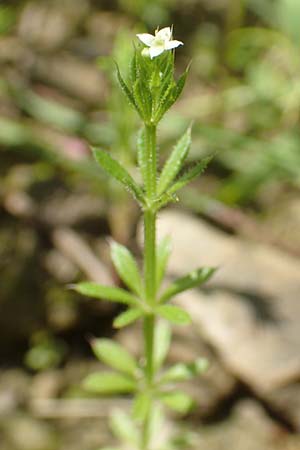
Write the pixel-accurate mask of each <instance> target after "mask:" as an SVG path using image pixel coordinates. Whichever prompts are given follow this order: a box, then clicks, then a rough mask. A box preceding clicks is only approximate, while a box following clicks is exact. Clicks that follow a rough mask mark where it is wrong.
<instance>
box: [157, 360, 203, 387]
mask: <svg viewBox="0 0 300 450" xmlns="http://www.w3.org/2000/svg"><path fill="white" fill-rule="evenodd" d="M207 369H208V361H207V359H205V358H198V359H196V360H195V361H193V362H191V363H178V364H175V365H174V366H172V367H170V369H168V370H167V371H166V372H165V373H164V374H163V375H162V377H161V379H160V382H161V383H169V382H175V381H186V380H190V379H191V378H194V377H196V376H198V375H201V374H202V373H204V372H205V371H206V370H207Z"/></svg>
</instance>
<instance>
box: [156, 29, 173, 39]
mask: <svg viewBox="0 0 300 450" xmlns="http://www.w3.org/2000/svg"><path fill="white" fill-rule="evenodd" d="M155 37H156V38H158V39H163V40H164V41H169V40H170V39H171V37H172V31H171V28H170V27H165V28H162V29H161V30H159V31H157V32H155Z"/></svg>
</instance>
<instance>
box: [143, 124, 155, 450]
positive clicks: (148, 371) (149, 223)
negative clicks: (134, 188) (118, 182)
mask: <svg viewBox="0 0 300 450" xmlns="http://www.w3.org/2000/svg"><path fill="white" fill-rule="evenodd" d="M145 137H146V149H147V158H146V160H147V169H146V179H145V191H146V196H147V200H148V208H147V209H145V211H144V278H145V296H146V301H147V303H148V305H151V306H153V305H154V304H155V302H156V212H154V211H153V210H152V208H151V203H152V202H153V200H154V198H155V196H156V184H157V183H156V177H157V167H156V165H157V157H156V127H155V126H148V125H145ZM154 333H155V316H154V315H153V314H151V315H148V316H147V317H146V318H145V319H144V346H145V385H146V389H148V391H149V395H151V392H152V385H153V380H154V375H155V373H154V372H155V370H154V361H153V359H154V358H153V357H154ZM152 409H153V401H152V398H151V401H150V406H149V410H148V414H147V417H146V418H145V420H144V422H143V424H142V437H141V438H142V439H141V449H142V450H149V444H150V442H149V441H150V420H151V415H152Z"/></svg>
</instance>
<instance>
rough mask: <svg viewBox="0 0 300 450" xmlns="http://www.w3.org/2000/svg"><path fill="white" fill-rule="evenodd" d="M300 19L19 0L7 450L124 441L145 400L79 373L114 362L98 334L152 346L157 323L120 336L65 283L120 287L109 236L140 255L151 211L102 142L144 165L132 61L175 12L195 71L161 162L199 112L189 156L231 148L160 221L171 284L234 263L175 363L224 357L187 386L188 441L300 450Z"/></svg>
mask: <svg viewBox="0 0 300 450" xmlns="http://www.w3.org/2000/svg"><path fill="white" fill-rule="evenodd" d="M299 23H300V2H299V0H180V1H179V0H110V1H109V0H36V1H26V0H19V1H18V0H7V1H5V0H2V1H1V2H0V65H1V71H0V173H1V184H0V274H1V288H0V450H83V449H84V450H97V449H99V448H100V447H101V446H103V445H110V444H113V440H112V437H111V434H110V432H109V429H108V425H107V415H108V413H109V411H110V410H111V409H112V408H114V407H115V406H118V405H122V407H124V408H127V407H128V400H127V399H126V398H115V399H101V398H91V397H88V396H87V394H86V393H85V392H83V391H82V389H81V385H80V381H81V380H82V378H83V377H84V376H85V375H86V374H87V373H89V372H90V371H91V370H94V369H95V368H96V367H99V363H97V362H95V361H94V359H93V356H92V354H91V351H90V348H89V344H88V340H89V337H90V336H91V335H95V336H114V337H115V338H116V339H118V340H119V341H121V342H123V343H124V344H125V345H127V346H128V348H130V349H131V350H132V351H133V352H136V353H138V352H139V351H140V349H139V348H138V347H137V342H138V341H139V339H137V333H139V330H138V329H137V328H130V329H128V330H127V329H126V330H125V331H122V332H118V333H117V334H115V333H114V332H113V330H112V327H111V323H112V320H113V318H114V317H115V315H116V313H117V312H118V311H117V310H116V308H115V307H113V306H111V305H110V304H106V303H105V302H103V303H100V302H98V301H96V300H95V301H93V300H87V299H85V298H82V297H80V296H79V295H77V294H76V293H74V292H72V291H70V290H68V289H67V288H66V286H67V285H68V284H70V283H74V282H77V281H79V280H83V279H90V280H94V281H99V282H102V283H108V284H109V283H110V284H112V283H119V280H118V279H117V277H116V274H115V273H114V272H113V270H112V265H111V261H110V258H109V248H108V247H109V244H108V238H110V237H113V238H114V239H116V240H118V241H119V242H122V243H123V244H125V245H128V246H129V247H130V248H131V249H132V250H133V251H134V252H135V253H136V255H138V256H140V255H141V250H140V247H139V245H138V244H137V241H136V235H137V234H138V229H139V212H138V211H137V209H136V206H135V205H134V204H133V203H132V201H131V199H130V198H129V196H127V194H126V193H124V192H123V191H122V190H121V189H120V188H119V186H117V185H115V183H114V182H112V181H111V180H109V179H107V178H106V176H105V175H104V173H103V172H102V171H101V170H100V169H99V168H98V167H96V165H95V164H94V162H93V161H92V159H91V155H90V150H89V145H93V146H99V147H101V148H105V149H107V150H109V151H111V152H112V154H113V155H114V156H115V158H117V159H118V160H121V161H123V163H124V164H126V165H127V167H128V169H129V170H131V171H133V172H134V171H135V164H136V159H135V139H136V133H137V131H138V129H139V125H140V123H139V120H138V118H137V116H136V114H135V113H134V112H133V111H132V110H131V108H130V106H129V105H128V104H127V102H126V100H125V99H124V98H123V96H122V93H121V92H120V89H119V87H118V86H117V84H116V79H115V65H114V61H118V63H119V64H120V67H121V71H122V73H123V75H124V76H125V77H126V72H127V71H128V62H129V60H130V56H131V53H132V49H133V42H134V40H135V33H137V32H143V31H148V32H153V30H154V29H155V28H156V27H157V26H160V27H163V26H169V25H171V24H173V25H174V30H175V33H174V34H175V38H178V39H180V40H183V41H184V43H185V45H184V47H180V48H179V49H178V51H177V52H176V59H177V64H176V67H177V69H178V73H180V71H181V70H184V68H185V67H186V65H187V64H188V63H189V62H190V61H191V60H192V66H191V70H190V75H189V79H188V82H187V87H186V89H185V91H184V93H183V95H182V97H181V98H180V100H179V102H178V103H177V104H176V106H175V107H174V108H172V110H171V111H170V112H169V113H168V114H167V116H166V117H165V119H164V120H163V122H162V123H161V125H160V128H159V133H160V134H159V139H160V150H161V154H162V160H163V159H164V158H165V155H166V154H167V153H166V151H168V150H169V149H170V146H171V145H172V144H173V142H174V140H176V139H177V138H178V137H179V135H180V134H181V132H182V131H183V130H184V129H185V128H186V126H187V125H188V124H189V123H190V122H191V120H193V121H194V126H193V146H192V151H191V156H190V160H191V161H192V160H196V159H198V158H201V157H203V156H205V155H208V154H211V153H215V158H214V160H213V162H212V163H211V165H210V167H209V168H208V170H207V171H206V173H205V174H204V175H203V176H202V178H201V179H199V180H198V181H196V182H194V183H193V185H191V186H190V187H188V188H186V189H185V190H184V191H183V192H182V194H181V196H180V200H181V201H180V203H179V204H177V205H174V206H173V207H172V208H171V209H168V210H166V211H163V212H162V215H161V219H160V221H159V233H160V234H167V233H170V234H171V235H172V238H173V247H174V251H173V258H172V259H171V262H170V268H169V276H170V277H171V276H178V275H180V274H183V273H185V272H187V271H189V270H191V269H193V268H194V267H196V266H198V265H199V266H201V265H205V264H210V265H219V266H220V270H219V272H218V274H217V276H216V277H215V278H214V280H212V281H211V282H210V283H209V284H208V285H207V286H206V287H205V289H203V290H202V291H196V292H192V293H190V294H185V296H183V297H182V300H180V301H181V302H182V304H183V305H184V306H185V307H186V308H187V309H188V310H189V311H190V312H191V313H192V315H193V318H194V324H193V326H192V327H189V328H183V329H181V328H180V329H176V330H175V337H174V346H173V348H172V351H171V354H170V358H169V362H170V363H171V362H174V361H178V360H186V361H188V360H190V359H192V358H195V357H196V356H205V357H207V358H208V359H209V361H210V369H209V371H208V372H207V373H206V374H205V375H204V377H203V378H202V379H200V380H197V381H195V382H193V383H192V384H190V383H188V384H187V385H186V386H185V387H186V389H187V390H188V391H189V392H191V393H192V394H193V395H194V397H195V400H196V402H197V407H196V409H195V411H194V412H193V413H192V414H191V415H189V416H188V417H185V418H184V419H183V420H181V421H177V422H176V424H177V425H176V427H175V430H176V433H177V437H176V439H175V440H174V442H173V446H174V447H173V448H178V449H180V448H184V449H195V450H198V449H199V450H227V449H228V450H229V449H230V450H277V449H278V450H299V449H300V437H299V432H300V382H299V380H300V355H299V348H300V326H299V325H300V306H299V305H300V304H299V293H300V262H299V255H300V198H299V187H300V169H299V168H300V128H299V107H300V60H299V52H300V27H299ZM169 421H170V423H169V426H173V427H174V423H173V419H172V418H170V419H169ZM172 424H173V425H172Z"/></svg>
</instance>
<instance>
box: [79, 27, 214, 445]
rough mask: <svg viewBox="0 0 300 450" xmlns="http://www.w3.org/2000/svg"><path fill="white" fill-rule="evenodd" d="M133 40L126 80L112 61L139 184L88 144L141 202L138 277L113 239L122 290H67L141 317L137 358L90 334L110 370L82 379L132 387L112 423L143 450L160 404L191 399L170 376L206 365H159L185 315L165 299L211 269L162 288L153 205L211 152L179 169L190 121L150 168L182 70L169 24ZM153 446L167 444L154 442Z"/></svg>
mask: <svg viewBox="0 0 300 450" xmlns="http://www.w3.org/2000/svg"><path fill="white" fill-rule="evenodd" d="M138 37H139V39H140V40H141V41H142V42H143V43H145V44H146V45H147V47H144V48H143V47H142V46H141V45H140V46H138V47H137V48H136V49H135V52H134V55H133V58H132V61H131V70H130V79H129V81H128V82H125V81H124V79H123V78H122V76H121V73H120V71H119V68H118V67H117V75H118V80H119V83H120V85H121V88H122V90H123V92H124V94H125V96H126V97H127V99H128V101H129V102H130V104H131V105H132V106H133V108H134V109H135V110H136V111H137V113H138V114H139V116H140V118H141V119H142V122H143V127H142V129H141V131H140V132H139V136H138V142H137V153H138V155H137V159H138V164H139V169H140V172H141V177H142V180H143V186H140V185H139V184H138V183H137V182H136V181H135V180H134V178H133V177H132V176H131V174H130V173H129V172H128V171H127V170H126V169H125V168H124V166H122V165H121V164H120V163H119V162H118V161H117V160H115V159H113V158H112V157H111V156H110V154H109V153H107V152H105V151H103V150H99V149H93V153H94V156H95V159H96V161H97V162H98V164H99V165H100V166H101V167H102V168H103V169H104V170H105V171H106V172H107V173H108V174H109V175H111V176H112V177H113V178H115V179H116V180H117V181H118V182H120V183H121V184H122V185H123V186H124V187H125V188H126V190H127V191H128V192H129V193H131V194H132V195H133V197H134V198H135V200H136V201H137V202H138V204H139V205H140V207H141V210H142V212H143V219H144V276H142V275H141V273H140V270H139V267H138V264H137V262H136V260H135V258H134V256H133V255H132V254H131V252H130V251H129V250H128V249H127V248H126V247H124V246H122V245H120V244H119V243H116V242H113V243H112V246H111V254H112V260H113V263H114V265H115V268H116V270H117V272H118V274H119V276H120V278H121V280H122V281H123V282H124V284H125V285H126V286H127V287H128V289H129V291H127V290H125V289H123V288H120V287H112V286H103V285H99V284H97V283H91V282H82V283H79V284H77V285H75V286H74V289H75V290H76V291H77V292H79V293H81V294H83V295H87V296H90V297H94V298H99V299H106V300H109V301H112V302H119V303H121V304H123V305H125V306H126V307H127V309H126V310H125V311H124V312H122V313H121V314H120V315H119V316H118V317H116V319H115V320H114V326H115V327H116V328H122V327H124V326H127V325H129V324H131V323H133V322H135V321H136V320H138V319H141V320H142V321H143V337H144V358H143V359H142V360H141V361H137V360H136V359H135V358H134V357H133V356H132V355H131V354H130V353H129V352H128V351H127V350H126V349H124V348H123V347H122V346H120V345H119V344H117V343H115V342H114V341H113V340H110V339H94V340H92V349H93V351H94V353H95V355H96V356H97V358H99V359H100V360H101V361H103V362H104V363H106V364H107V365H108V366H110V367H111V368H112V369H114V371H110V372H100V373H93V374H90V375H89V376H88V377H87V378H86V380H85V381H84V386H85V388H86V389H87V390H89V391H91V392H94V393H97V394H104V395H107V394H116V393H124V394H125V393H126V394H128V393H130V394H134V397H135V398H134V402H133V408H132V414H131V416H130V417H128V416H127V415H126V414H124V413H117V414H116V415H114V416H113V418H112V426H113V429H114V431H115V432H116V433H117V435H118V436H119V437H120V438H122V439H123V440H125V441H127V443H129V444H130V448H136V449H139V450H149V449H150V448H151V449H152V448H154V447H153V446H152V438H153V432H155V433H157V431H158V430H157V426H158V425H157V420H158V417H159V416H160V405H161V404H163V405H166V406H167V407H169V408H171V409H173V410H175V411H177V412H179V413H186V412H187V411H188V410H189V409H190V407H191V406H192V404H193V401H192V399H191V398H190V397H189V396H188V395H187V394H186V393H184V392H183V391H181V390H178V389H176V390H174V386H173V384H174V382H177V381H183V380H187V379H190V378H192V377H193V376H196V375H198V374H200V373H202V371H203V370H204V369H205V368H206V365H207V364H206V361H204V360H203V359H201V358H200V359H198V360H196V361H193V362H191V363H190V364H182V363H178V364H176V365H175V366H173V367H171V368H169V369H166V370H163V368H162V366H163V363H164V360H165V358H166V356H167V353H168V349H169V346H170V341H171V332H170V327H169V325H168V323H171V324H176V325H184V324H188V323H189V322H190V320H191V319H190V316H189V315H188V313H187V312H186V311H184V310H183V309H181V308H180V307H178V306H176V305H174V304H172V303H171V300H172V299H173V297H174V296H175V295H177V294H179V293H181V292H183V291H185V290H187V289H191V288H194V287H196V286H199V285H201V284H202V283H204V282H205V281H206V280H207V279H209V278H210V276H211V275H212V274H213V273H214V271H215V269H214V268H200V269H197V270H195V271H193V272H192V273H190V274H187V275H186V276H184V277H181V278H179V279H177V280H175V281H173V282H172V283H170V284H169V285H168V286H167V287H166V288H164V287H162V281H163V278H164V275H165V270H166V266H167V262H168V258H169V255H170V239H169V238H168V237H166V238H164V239H163V240H162V241H161V242H159V243H158V245H157V242H156V218H157V213H158V212H159V210H160V209H161V208H162V207H163V206H165V205H167V204H168V203H170V202H172V201H176V200H177V197H176V193H177V191H179V190H180V189H181V188H182V187H184V186H185V185H186V184H187V183H189V182H190V181H191V180H193V179H194V178H195V177H197V176H198V175H200V174H201V172H203V170H204V169H205V167H206V166H207V164H208V162H209V160H210V158H205V159H203V160H201V161H198V162H197V163H195V164H194V165H193V166H192V167H188V168H185V169H182V168H183V165H184V162H185V160H186V158H187V155H188V152H189V148H190V145H191V128H190V127H189V128H188V129H187V131H186V132H185V133H184V134H183V136H182V137H181V138H180V139H179V141H178V142H177V143H176V145H175V146H174V149H173V151H172V153H171V154H170V156H169V158H168V159H167V161H166V162H165V164H164V166H163V169H162V171H161V173H160V174H159V175H158V173H157V160H158V150H157V142H156V130H157V125H158V123H159V122H160V120H161V119H162V117H163V116H164V114H165V113H166V112H167V111H168V109H169V108H171V106H172V105H173V104H174V103H175V101H176V100H177V98H178V97H179V95H180V94H181V92H182V90H183V87H184V84H185V81H186V77H187V74H188V69H187V70H186V71H185V72H184V73H183V74H182V75H181V76H180V77H179V79H178V80H175V79H174V52H172V51H165V50H171V49H173V48H175V47H177V46H178V45H180V44H181V42H180V41H173V40H171V38H172V36H171V30H170V28H165V29H162V30H160V31H157V32H156V34H155V36H151V35H147V34H142V35H138ZM159 448H171V447H170V445H169V444H168V447H166V444H164V443H160V447H159Z"/></svg>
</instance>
